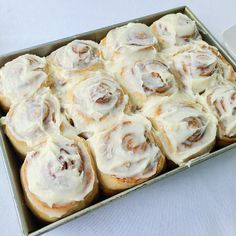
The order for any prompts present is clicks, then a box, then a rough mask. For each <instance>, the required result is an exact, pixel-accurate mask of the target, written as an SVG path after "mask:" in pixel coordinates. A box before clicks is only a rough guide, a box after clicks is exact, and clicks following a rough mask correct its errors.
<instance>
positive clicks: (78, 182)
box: [26, 136, 96, 216]
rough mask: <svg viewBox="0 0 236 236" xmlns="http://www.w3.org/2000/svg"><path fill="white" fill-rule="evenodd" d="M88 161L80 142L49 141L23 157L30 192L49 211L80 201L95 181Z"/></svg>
mask: <svg viewBox="0 0 236 236" xmlns="http://www.w3.org/2000/svg"><path fill="white" fill-rule="evenodd" d="M90 158H91V157H90V154H89V153H88V151H87V148H86V146H85V144H84V143H82V141H79V142H76V141H72V140H69V139H66V138H64V137H62V136H59V137H57V138H56V140H53V139H48V140H47V143H45V144H44V145H43V146H41V147H40V149H39V150H38V151H33V152H30V153H28V155H27V157H26V179H27V183H28V189H29V191H30V192H31V193H33V194H34V195H36V197H37V198H38V199H39V200H41V201H42V202H43V203H46V204H47V205H48V206H49V207H56V206H63V205H65V204H67V203H71V202H74V201H81V200H83V199H84V198H85V197H86V196H87V195H88V193H90V192H91V191H92V189H93V186H94V183H95V181H96V176H95V173H94V170H93V169H92V165H91V160H90ZM56 214H58V213H56ZM57 216H58V215H57Z"/></svg>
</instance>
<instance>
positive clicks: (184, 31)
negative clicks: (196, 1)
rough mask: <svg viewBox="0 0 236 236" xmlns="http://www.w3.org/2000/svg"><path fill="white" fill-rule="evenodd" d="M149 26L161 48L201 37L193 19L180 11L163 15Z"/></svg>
mask: <svg viewBox="0 0 236 236" xmlns="http://www.w3.org/2000/svg"><path fill="white" fill-rule="evenodd" d="M150 28H151V30H152V32H153V33H154V35H155V36H156V38H157V39H158V42H159V43H160V46H161V48H162V49H165V48H170V47H173V46H181V45H184V44H187V43H189V42H191V41H193V40H200V39H201V36H200V34H199V32H198V29H197V26H196V23H195V21H193V20H191V19H190V18H189V17H188V16H186V15H184V14H182V13H177V14H168V15H165V16H163V17H162V18H160V19H159V20H157V21H155V22H154V23H153V24H152V25H151V27H150Z"/></svg>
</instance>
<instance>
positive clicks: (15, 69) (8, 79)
mask: <svg viewBox="0 0 236 236" xmlns="http://www.w3.org/2000/svg"><path fill="white" fill-rule="evenodd" d="M45 71H46V60H45V58H40V57H38V56H35V55H30V54H25V55H23V56H19V57H17V58H16V59H14V60H12V61H10V62H8V63H6V64H5V65H4V66H3V67H2V68H1V70H0V105H1V107H2V108H3V109H4V110H5V111H8V110H9V108H10V106H11V104H15V103H17V102H19V101H21V100H22V99H25V98H27V97H30V96H31V95H33V94H34V93H35V92H36V91H37V90H38V89H39V88H40V87H42V86H43V85H45V84H46V81H47V74H46V72H45Z"/></svg>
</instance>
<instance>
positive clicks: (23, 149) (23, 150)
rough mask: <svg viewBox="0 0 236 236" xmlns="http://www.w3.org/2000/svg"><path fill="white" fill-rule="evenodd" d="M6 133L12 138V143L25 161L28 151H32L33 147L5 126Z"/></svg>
mask: <svg viewBox="0 0 236 236" xmlns="http://www.w3.org/2000/svg"><path fill="white" fill-rule="evenodd" d="M5 133H6V135H7V137H8V138H9V139H10V141H11V143H12V145H13V146H14V148H15V150H16V151H17V153H18V154H19V157H20V158H21V160H22V161H24V159H25V157H26V154H27V152H30V151H32V148H30V147H29V146H28V145H27V144H26V142H23V141H20V140H17V139H16V138H15V137H14V135H13V134H12V133H11V131H10V129H9V128H8V127H7V126H5Z"/></svg>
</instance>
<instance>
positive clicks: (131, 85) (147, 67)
mask: <svg viewBox="0 0 236 236" xmlns="http://www.w3.org/2000/svg"><path fill="white" fill-rule="evenodd" d="M118 78H119V82H120V83H121V84H122V85H123V86H124V88H125V89H126V90H127V91H128V93H129V95H130V98H131V100H132V98H133V102H134V103H135V104H136V105H138V106H142V105H141V104H142V103H143V102H145V101H146V100H147V99H148V97H150V96H167V95H171V94H173V93H175V92H176V91H177V90H178V85H177V83H176V81H175V78H174V75H173V74H172V73H171V72H170V70H169V68H168V66H167V65H166V64H164V63H163V62H162V61H160V60H159V59H157V58H154V59H151V58H150V59H141V60H137V61H135V62H134V63H133V64H132V65H128V66H126V67H124V68H122V70H121V72H120V75H119V76H118ZM136 95H137V101H136V99H135V98H134V97H135V96H136Z"/></svg>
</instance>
